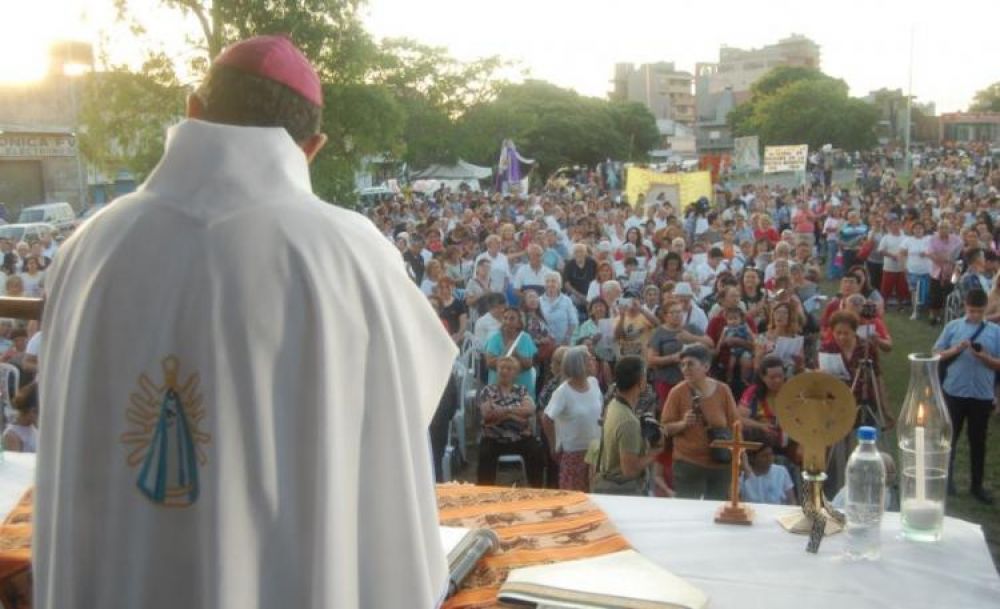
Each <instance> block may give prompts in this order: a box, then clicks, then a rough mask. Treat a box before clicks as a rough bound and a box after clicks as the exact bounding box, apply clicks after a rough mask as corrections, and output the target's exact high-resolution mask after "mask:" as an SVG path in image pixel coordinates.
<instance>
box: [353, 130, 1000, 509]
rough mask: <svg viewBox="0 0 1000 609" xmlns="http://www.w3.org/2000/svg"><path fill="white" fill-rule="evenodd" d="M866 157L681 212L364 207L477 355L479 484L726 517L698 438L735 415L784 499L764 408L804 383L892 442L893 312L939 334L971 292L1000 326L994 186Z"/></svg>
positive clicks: (955, 161)
mask: <svg viewBox="0 0 1000 609" xmlns="http://www.w3.org/2000/svg"><path fill="white" fill-rule="evenodd" d="M863 158H864V159H865V161H863V163H862V166H861V167H860V168H859V170H858V175H857V180H856V181H855V183H853V184H832V183H829V182H828V181H827V180H824V178H823V175H822V173H818V174H817V175H816V176H815V180H814V181H813V183H812V184H807V185H802V186H799V187H780V186H768V185H753V184H747V185H740V186H732V187H729V186H727V185H726V184H720V185H718V186H717V187H716V188H715V192H714V196H713V197H712V198H711V199H709V198H708V197H703V198H701V199H699V200H698V201H696V202H691V203H689V204H685V205H677V204H675V203H672V202H671V201H669V200H668V199H667V198H666V197H665V196H662V195H661V196H659V197H657V198H656V199H655V200H652V199H651V200H647V199H645V198H644V197H640V199H639V200H637V201H634V202H631V204H630V202H628V201H623V200H622V197H621V196H620V193H618V192H617V191H615V190H614V189H612V188H609V185H608V184H606V183H605V180H604V178H603V174H602V173H601V172H597V171H587V170H581V171H580V172H579V173H578V174H577V175H576V176H575V178H574V179H571V180H570V181H569V182H568V183H566V184H560V185H558V186H553V185H552V184H550V185H548V186H547V187H545V188H543V189H541V190H539V191H538V192H534V193H531V194H523V195H520V194H502V193H493V194H487V193H481V192H473V191H468V190H463V191H461V192H450V191H448V190H446V189H442V190H441V191H439V192H437V193H435V194H434V195H432V196H428V197H411V196H398V197H395V198H393V199H391V200H385V201H382V202H380V203H378V204H375V205H373V206H371V207H370V208H369V209H368V210H367V211H366V213H367V214H368V215H369V217H370V218H371V220H372V221H373V222H374V223H375V224H376V225H377V226H378V227H379V229H380V230H382V232H383V233H384V235H385V236H386V238H387V239H390V240H392V241H393V242H394V243H395V244H396V245H397V247H398V248H399V250H400V252H401V254H402V256H403V258H404V260H405V262H406V265H407V269H408V271H409V273H410V275H411V277H412V279H413V281H414V282H416V283H417V284H418V285H419V286H420V287H421V289H422V290H423V291H424V293H425V294H426V295H427V297H428V298H429V299H430V302H431V303H432V304H433V306H434V308H435V310H437V311H438V313H439V315H440V317H441V320H442V323H443V324H444V325H445V326H446V327H447V329H448V332H449V333H450V334H451V335H452V336H453V338H454V339H455V341H456V343H458V344H459V345H461V346H463V347H464V349H465V351H466V352H469V351H470V350H473V351H475V352H477V353H480V354H482V355H481V358H480V360H479V361H480V362H481V372H482V379H483V382H484V387H483V388H482V390H481V391H479V394H478V402H477V404H478V414H479V417H480V420H481V427H480V429H479V433H478V446H479V463H478V467H477V472H478V481H479V482H480V483H487V484H488V483H493V482H494V481H495V479H496V466H497V461H498V458H499V456H501V455H517V456H520V457H521V459H522V460H523V464H524V466H525V468H526V471H527V479H528V482H529V483H530V484H533V485H537V484H547V485H550V486H559V487H562V488H570V489H577V490H584V491H589V490H595V491H598V492H625V493H637V494H646V493H649V494H654V495H660V496H675V495H676V496H679V497H705V498H713V499H721V498H723V497H724V495H725V494H726V489H727V488H728V484H729V466H728V465H726V464H725V463H723V462H722V461H724V457H723V456H722V455H718V454H716V452H717V451H711V450H710V449H709V446H708V441H709V438H710V437H711V436H712V433H713V430H716V429H717V428H726V427H729V426H730V425H731V424H732V422H733V421H734V420H735V419H737V418H738V419H740V420H742V421H743V426H744V429H746V430H747V432H748V434H747V435H748V436H751V437H753V439H756V440H761V441H762V442H763V443H764V447H763V448H762V449H761V451H760V452H759V453H758V454H754V455H751V457H750V458H749V459H748V460H747V462H746V463H745V464H744V474H743V480H742V485H743V489H744V492H745V493H746V498H747V499H749V500H767V501H779V502H786V501H788V502H790V501H793V500H796V493H797V489H796V485H797V479H798V476H797V475H796V469H797V467H798V466H799V465H800V463H801V455H800V452H799V450H798V447H797V446H796V443H795V442H794V441H793V440H791V439H790V438H789V437H788V436H787V435H786V434H785V433H784V432H783V431H782V430H781V428H780V426H779V424H778V421H777V419H776V417H775V414H774V410H773V407H772V405H773V401H774V398H775V396H776V395H777V393H778V391H779V390H780V388H781V386H782V384H783V383H784V382H785V380H786V379H787V378H789V377H790V376H792V375H794V374H796V373H798V372H801V371H804V370H822V371H825V372H829V373H831V374H833V375H835V376H837V377H839V378H840V379H842V380H843V381H844V382H845V383H847V384H848V385H849V386H851V388H852V390H853V391H854V395H855V398H856V400H857V401H858V403H859V416H858V424H859V425H860V424H875V425H878V426H880V427H882V428H884V429H887V428H890V427H891V426H892V425H893V423H894V421H893V409H892V408H890V407H889V405H888V400H887V397H888V396H887V395H886V390H885V386H884V382H883V379H882V378H881V375H880V371H881V361H880V360H881V358H884V357H885V356H886V355H887V354H888V353H890V352H891V351H892V349H893V338H892V336H891V334H890V332H889V330H888V326H887V325H886V323H885V320H884V315H885V313H886V311H893V310H900V311H906V312H907V313H909V316H910V319H912V320H914V321H915V320H917V319H921V318H923V319H925V320H926V322H927V323H930V324H935V325H936V324H941V323H943V322H944V321H946V320H947V319H950V318H953V317H958V316H961V315H962V311H961V304H960V303H961V300H960V299H961V298H965V297H966V295H967V294H969V293H978V292H983V293H985V294H986V295H987V297H988V300H989V303H990V305H989V306H988V307H987V310H986V312H985V315H986V318H987V319H989V320H992V321H1000V285H998V282H995V281H994V275H995V274H996V271H997V262H998V257H997V251H998V249H1000V248H998V241H1000V226H995V223H996V222H997V221H998V220H1000V197H998V194H997V191H998V188H1000V169H998V168H997V165H996V163H995V161H994V159H993V158H992V157H991V156H990V155H989V154H988V150H987V149H985V148H980V147H975V146H970V147H941V148H928V149H926V150H923V151H921V154H920V161H919V163H918V164H917V165H916V166H915V167H914V170H913V173H912V178H911V179H910V180H909V181H908V183H905V185H901V183H900V181H899V180H898V179H897V176H896V170H895V168H894V167H893V166H892V165H891V164H890V163H887V162H886V161H887V160H888V157H887V156H886V155H865V156H864V157H863ZM824 286H836V288H835V289H824ZM953 291H955V292H956V295H955V296H950V295H951V294H952V292H953ZM831 292H835V293H831ZM956 299H959V300H956ZM956 302H958V303H959V304H958V305H956ZM998 347H1000V345H998ZM948 387H949V386H948V385H947V384H946V385H945V388H946V391H947V389H948ZM894 397H895V398H897V399H901V398H902V396H894ZM953 397H955V396H949V397H948V399H949V406H950V405H951V402H952V398H953ZM448 401H449V400H443V401H442V408H444V409H446V410H447V411H448V412H449V413H450V412H453V411H454V409H455V408H457V407H459V404H457V403H450V404H449V403H446V402H448ZM460 401H461V399H458V400H452V402H460ZM992 401H993V399H992V397H991V398H990V402H991V406H990V408H991V409H992ZM448 418H449V417H439V418H438V421H439V422H440V423H441V424H444V425H447V422H448ZM969 421H970V426H973V425H975V426H976V427H977V429H976V432H975V433H974V434H973V433H972V432H971V431H970V439H972V438H973V436H975V438H979V437H980V435H982V437H985V427H986V422H985V421H984V420H982V418H981V417H978V418H975V420H974V421H973V418H972V417H970V418H969ZM961 426H962V424H961V422H958V423H956V439H957V435H958V433H959V432H960V430H961ZM657 430H658V431H659V435H658V434H657ZM436 437H438V438H446V437H447V434H446V433H438V434H436ZM976 441H977V440H973V442H974V443H975V442H976ZM440 444H441V441H439V442H438V446H436V447H435V448H436V451H437V457H438V460H440V456H441V454H442V453H443V447H442V446H441V445H440ZM956 444H957V442H956ZM848 448H849V447H848V446H845V447H842V450H841V451H840V454H839V455H838V454H835V455H833V458H831V465H830V468H831V469H830V472H829V475H830V481H829V487H828V488H829V491H830V493H831V495H832V494H834V493H836V491H837V490H838V489H839V488H840V486H841V485H842V484H843V481H844V475H843V474H844V464H845V462H846V456H847V449H848ZM975 450H978V449H974V452H975ZM835 452H836V451H835ZM973 460H974V461H976V459H975V456H974V458H973ZM980 461H981V460H980ZM973 467H974V468H975V467H977V466H976V465H975V464H974V465H973ZM781 470H786V471H785V474H789V475H787V476H786V475H785V474H782V473H781ZM980 470H981V467H980ZM973 478H974V482H973V485H974V486H975V485H976V484H977V482H976V480H979V482H978V484H980V487H979V488H973V491H976V492H977V493H978V494H980V495H982V496H983V497H986V496H987V495H986V492H985V491H984V490H983V489H982V488H981V479H982V477H981V475H980V476H979V477H978V478H977V477H976V476H975V475H974V476H973Z"/></svg>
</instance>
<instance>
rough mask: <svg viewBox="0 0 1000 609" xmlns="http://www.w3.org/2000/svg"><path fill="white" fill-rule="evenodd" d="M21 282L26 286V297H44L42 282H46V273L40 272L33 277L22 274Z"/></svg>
mask: <svg viewBox="0 0 1000 609" xmlns="http://www.w3.org/2000/svg"><path fill="white" fill-rule="evenodd" d="M20 276H21V282H22V283H23V284H24V295H25V296H27V297H29V298H38V297H39V296H41V295H42V282H43V281H44V280H45V271H38V272H37V273H35V276H34V277H32V276H31V275H29V274H28V273H21V275H20Z"/></svg>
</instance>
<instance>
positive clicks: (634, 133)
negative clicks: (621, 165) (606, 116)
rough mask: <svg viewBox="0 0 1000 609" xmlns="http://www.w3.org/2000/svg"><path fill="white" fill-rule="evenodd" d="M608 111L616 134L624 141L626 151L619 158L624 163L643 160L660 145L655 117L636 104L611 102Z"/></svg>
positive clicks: (644, 107)
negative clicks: (624, 161)
mask: <svg viewBox="0 0 1000 609" xmlns="http://www.w3.org/2000/svg"><path fill="white" fill-rule="evenodd" d="M608 110H609V111H610V112H611V118H612V120H613V121H614V124H615V128H616V130H617V131H618V133H620V134H621V136H622V137H623V138H624V139H625V144H626V150H625V152H624V154H622V155H621V157H619V158H622V159H624V160H626V161H632V160H636V159H645V158H646V153H647V152H648V151H650V150H652V149H654V148H657V147H658V146H659V144H660V132H659V129H657V127H656V117H654V116H653V115H652V114H651V113H650V111H649V109H648V108H646V106H644V105H643V104H640V103H638V102H612V103H611V105H610V107H609V108H608Z"/></svg>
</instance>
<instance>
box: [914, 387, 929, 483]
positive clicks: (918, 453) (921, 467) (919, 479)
mask: <svg viewBox="0 0 1000 609" xmlns="http://www.w3.org/2000/svg"><path fill="white" fill-rule="evenodd" d="M913 431H914V447H913V448H914V453H915V455H914V457H915V458H916V468H915V469H916V472H914V473H915V474H916V483H917V492H916V495H917V501H923V500H924V499H925V498H926V497H927V452H926V451H927V448H926V447H925V445H924V405H923V404H921V405H920V406H919V407H918V408H917V425H916V427H915V428H914V430H913Z"/></svg>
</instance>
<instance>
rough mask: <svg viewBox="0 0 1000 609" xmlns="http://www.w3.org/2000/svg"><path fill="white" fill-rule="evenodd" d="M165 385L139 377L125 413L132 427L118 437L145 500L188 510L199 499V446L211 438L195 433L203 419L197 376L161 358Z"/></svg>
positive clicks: (203, 458)
mask: <svg viewBox="0 0 1000 609" xmlns="http://www.w3.org/2000/svg"><path fill="white" fill-rule="evenodd" d="M161 366H162V368H163V384H161V385H158V384H156V383H155V382H154V381H153V380H152V379H151V378H150V377H149V376H147V375H146V374H142V375H140V376H139V387H138V390H137V391H135V392H133V393H132V395H131V396H130V403H131V405H130V406H129V407H128V409H127V410H126V411H125V414H126V418H127V419H128V422H129V424H130V426H131V429H130V430H129V431H128V432H126V433H123V434H122V435H121V441H122V443H124V444H125V445H126V446H127V447H128V456H127V458H126V459H127V463H128V464H129V466H131V467H136V466H139V476H138V478H137V480H136V486H138V488H139V490H140V491H141V492H142V494H143V495H145V496H146V498H147V499H149V500H150V501H152V502H153V503H155V504H157V505H162V506H165V507H186V506H189V505H191V504H193V503H194V502H195V501H197V500H198V494H199V485H198V468H199V467H200V466H203V465H205V463H206V462H207V461H208V457H207V455H206V454H205V450H204V448H203V446H204V445H205V444H208V443H209V441H210V440H211V436H210V435H209V434H207V433H204V432H202V431H200V430H199V423H201V421H202V420H203V419H204V418H205V409H204V407H203V406H202V396H201V394H199V393H198V384H199V382H200V378H199V376H198V374H197V373H194V374H191V375H190V376H188V377H187V379H185V380H184V382H183V383H181V382H180V381H179V378H180V360H179V359H178V358H177V357H176V356H173V355H171V356H169V357H166V358H164V359H163V361H162V363H161Z"/></svg>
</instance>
